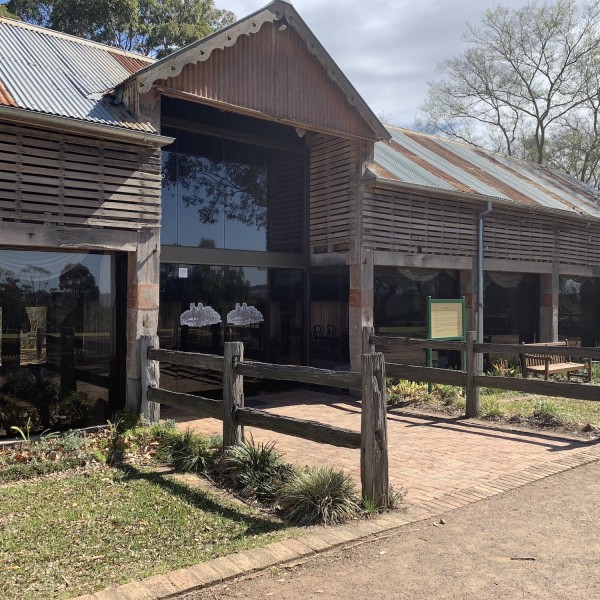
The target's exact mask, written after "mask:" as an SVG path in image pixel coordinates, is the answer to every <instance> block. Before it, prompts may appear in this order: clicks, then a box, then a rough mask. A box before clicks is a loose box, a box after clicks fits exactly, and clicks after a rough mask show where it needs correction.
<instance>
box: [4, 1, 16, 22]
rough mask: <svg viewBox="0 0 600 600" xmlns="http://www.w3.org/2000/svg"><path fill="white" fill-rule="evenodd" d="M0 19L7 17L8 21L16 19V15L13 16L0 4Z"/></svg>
mask: <svg viewBox="0 0 600 600" xmlns="http://www.w3.org/2000/svg"><path fill="white" fill-rule="evenodd" d="M0 17H9V18H10V19H16V18H17V17H16V15H13V14H12V13H11V12H10V11H9V10H8V9H7V8H6V6H5V5H4V4H0Z"/></svg>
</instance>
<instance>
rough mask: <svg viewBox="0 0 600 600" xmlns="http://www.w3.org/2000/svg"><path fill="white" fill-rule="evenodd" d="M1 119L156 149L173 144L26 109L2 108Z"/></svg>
mask: <svg viewBox="0 0 600 600" xmlns="http://www.w3.org/2000/svg"><path fill="white" fill-rule="evenodd" d="M0 119H3V120H5V121H10V122H11V123H18V124H20V125H35V126H38V127H44V128H46V129H52V130H56V131H61V132H65V131H68V132H72V133H77V134H82V135H92V136H94V137H98V138H103V139H108V140H114V141H117V142H130V143H133V144H136V145H140V146H151V147H155V148H160V147H162V146H166V145H167V144H171V143H172V142H173V138H171V137H167V136H164V135H158V134H156V133H150V132H147V131H134V130H131V129H125V128H120V127H115V126H113V125H104V124H102V123H92V122H89V121H80V120H77V119H72V118H69V117H61V116H58V115H48V114H45V113H38V112H34V111H30V110H27V109H24V108H14V107H12V106H0Z"/></svg>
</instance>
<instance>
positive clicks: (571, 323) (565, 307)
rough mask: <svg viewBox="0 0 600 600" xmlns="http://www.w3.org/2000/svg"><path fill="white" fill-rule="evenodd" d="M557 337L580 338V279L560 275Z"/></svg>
mask: <svg viewBox="0 0 600 600" xmlns="http://www.w3.org/2000/svg"><path fill="white" fill-rule="evenodd" d="M558 337H559V338H561V339H563V338H566V339H568V340H572V341H580V339H581V281H580V280H579V279H577V278H573V277H561V278H560V287H559V294H558Z"/></svg>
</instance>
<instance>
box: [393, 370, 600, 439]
mask: <svg viewBox="0 0 600 600" xmlns="http://www.w3.org/2000/svg"><path fill="white" fill-rule="evenodd" d="M388 398H389V399H390V401H391V404H396V405H412V406H415V407H419V406H421V407H423V408H426V409H427V408H429V409H431V410H434V411H441V412H450V413H453V414H464V411H465V398H464V396H462V395H461V389H460V388H456V387H451V386H447V385H434V386H433V393H432V394H428V393H427V384H421V383H411V382H407V381H400V382H395V383H392V382H391V381H390V382H388ZM480 398H481V418H483V419H489V420H500V421H507V422H513V423H514V422H517V423H524V424H528V425H533V426H538V427H562V428H565V429H568V430H571V431H576V432H579V433H592V434H598V433H600V402H593V401H589V400H572V399H569V398H553V397H547V396H536V395H533V394H525V393H523V392H512V391H507V390H498V389H491V388H481V396H480Z"/></svg>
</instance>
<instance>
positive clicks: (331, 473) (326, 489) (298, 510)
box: [279, 467, 359, 525]
mask: <svg viewBox="0 0 600 600" xmlns="http://www.w3.org/2000/svg"><path fill="white" fill-rule="evenodd" d="M279 506H280V509H281V513H282V515H283V516H284V518H286V519H287V520H289V521H291V522H292V523H295V524H298V525H313V524H317V523H322V524H325V525H331V524H336V523H342V522H344V521H347V520H348V519H351V518H353V517H354V516H355V515H356V514H357V512H358V511H359V500H358V497H357V492H356V487H355V485H354V483H353V481H352V480H351V479H350V478H349V477H348V476H347V475H346V474H345V473H344V472H343V471H338V470H335V469H332V468H330V467H316V468H311V469H307V470H305V471H301V472H296V473H294V474H293V475H292V476H291V477H290V479H289V480H288V481H287V482H286V483H285V484H284V485H283V486H282V488H281V492H280V495H279Z"/></svg>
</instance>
